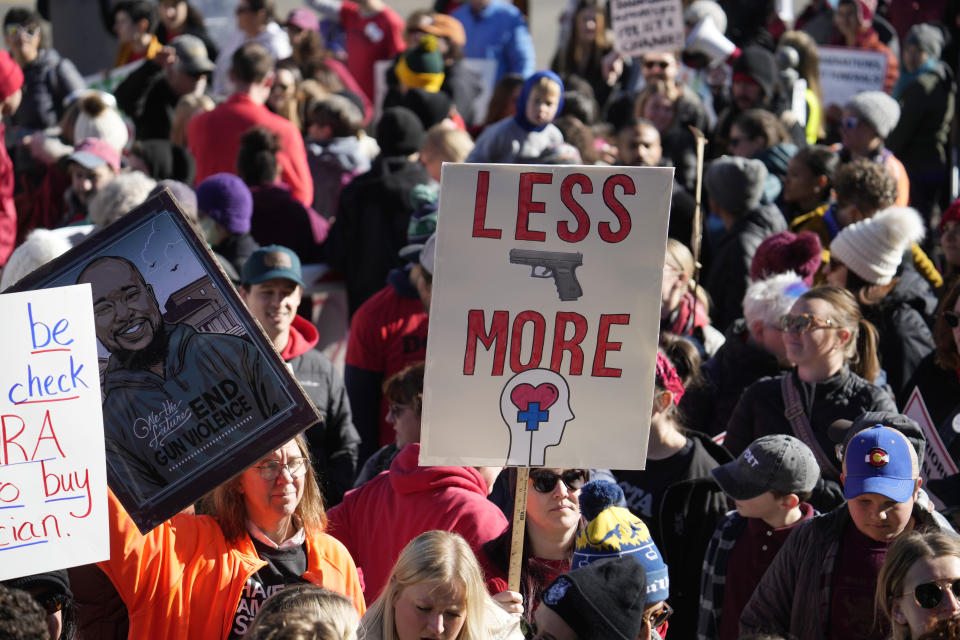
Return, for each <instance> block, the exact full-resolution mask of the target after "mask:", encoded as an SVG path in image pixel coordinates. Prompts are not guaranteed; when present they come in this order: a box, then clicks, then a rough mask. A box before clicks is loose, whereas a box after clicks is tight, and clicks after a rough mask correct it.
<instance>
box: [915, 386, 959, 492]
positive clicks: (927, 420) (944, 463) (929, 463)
mask: <svg viewBox="0 0 960 640" xmlns="http://www.w3.org/2000/svg"><path fill="white" fill-rule="evenodd" d="M903 415H905V416H907V417H908V418H913V419H914V420H916V422H917V424H919V425H920V429H921V430H922V431H923V436H924V438H926V444H925V445H924V448H923V468H922V469H920V477H922V478H923V480H924V482H927V481H929V480H937V479H939V478H946V477H947V476H952V475H954V474H955V473H957V465H956V464H955V463H954V462H953V458H951V457H950V453H949V452H948V451H947V448H946V447H945V446H944V444H943V440H941V439H940V433H939V432H938V431H937V425H935V424H934V423H933V419H932V418H931V417H930V412H929V411H927V405H926V403H924V401H923V396H922V395H921V394H920V389H919V388H918V387H914V389H913V393H911V394H910V398H909V399H908V400H907V404H906V405H905V406H904V407H903Z"/></svg>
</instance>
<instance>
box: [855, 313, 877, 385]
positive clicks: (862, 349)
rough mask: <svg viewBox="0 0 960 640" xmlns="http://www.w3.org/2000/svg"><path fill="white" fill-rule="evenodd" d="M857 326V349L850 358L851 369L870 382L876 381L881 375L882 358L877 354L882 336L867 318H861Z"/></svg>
mask: <svg viewBox="0 0 960 640" xmlns="http://www.w3.org/2000/svg"><path fill="white" fill-rule="evenodd" d="M857 326H858V328H859V331H857V336H856V340H857V351H856V355H855V356H854V357H853V358H851V360H850V369H851V370H852V371H853V372H854V373H856V374H857V375H858V376H860V377H861V378H863V379H865V380H867V381H868V382H874V381H876V379H877V376H879V375H880V359H879V358H878V356H877V343H878V341H879V339H880V337H879V334H878V333H877V328H876V327H874V326H873V323H872V322H870V321H869V320H867V319H865V318H860V321H859V322H858V323H857Z"/></svg>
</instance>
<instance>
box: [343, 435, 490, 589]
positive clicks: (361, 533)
mask: <svg viewBox="0 0 960 640" xmlns="http://www.w3.org/2000/svg"><path fill="white" fill-rule="evenodd" d="M419 459H420V444H419V443H413V444H409V445H407V446H406V447H404V449H403V451H401V452H400V454H399V455H398V456H397V457H396V458H394V460H393V463H392V464H391V465H390V470H389V471H385V472H383V473H381V474H380V475H378V476H377V477H376V478H374V479H373V480H371V481H370V482H368V483H367V484H365V485H363V486H362V487H360V488H359V489H354V490H353V491H350V492H348V493H347V495H346V496H344V498H343V502H342V503H340V504H339V505H337V506H336V507H334V508H333V509H331V510H330V512H329V513H328V514H327V515H328V517H329V524H328V527H327V531H328V532H329V533H330V534H331V535H332V536H334V537H336V538H337V539H338V540H340V541H341V542H343V544H344V545H346V547H347V550H348V551H349V552H350V555H351V556H353V559H354V560H355V561H356V563H357V567H358V568H359V570H360V571H361V573H362V574H363V582H364V595H365V596H366V597H367V599H368V600H370V601H371V602H372V601H373V600H374V599H375V598H376V597H377V596H379V595H380V592H381V591H382V590H383V587H384V586H385V585H386V584H387V579H388V578H389V577H390V572H391V571H392V570H393V565H394V564H395V563H396V561H397V557H398V556H399V555H400V552H401V551H402V550H403V548H404V547H405V546H407V543H408V542H410V541H411V540H413V539H414V538H416V537H417V536H418V535H420V534H421V533H424V532H425V531H432V530H434V529H441V530H443V531H454V532H456V533H459V534H460V535H461V536H463V537H464V538H465V539H466V541H467V543H469V544H470V546H471V547H472V548H473V550H474V553H479V552H480V547H482V546H483V545H484V544H485V543H486V542H488V541H489V540H493V539H494V538H496V537H497V536H499V535H500V534H501V533H503V531H504V529H506V528H507V519H506V518H505V517H504V515H503V513H502V512H501V511H500V509H499V508H498V507H497V506H496V505H495V504H493V503H492V502H490V501H489V500H487V484H486V482H485V481H484V479H483V477H482V476H481V475H480V472H479V471H477V470H476V469H474V468H473V467H421V466H419V465H418V461H419Z"/></svg>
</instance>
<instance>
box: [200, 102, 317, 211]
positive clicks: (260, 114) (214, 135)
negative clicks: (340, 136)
mask: <svg viewBox="0 0 960 640" xmlns="http://www.w3.org/2000/svg"><path fill="white" fill-rule="evenodd" d="M258 126H264V127H267V128H268V129H270V130H271V131H273V132H274V133H275V134H277V138H278V139H279V142H280V151H278V152H277V163H278V164H279V165H280V168H281V170H282V172H281V174H280V180H281V182H285V183H286V184H288V185H290V190H291V191H292V192H293V197H294V198H296V199H297V200H299V201H300V202H302V203H303V204H304V205H306V206H308V207H309V206H312V205H313V179H312V178H311V177H310V167H309V166H307V151H306V149H305V148H304V146H303V136H301V135H300V132H299V131H297V128H296V127H295V126H293V123H291V122H290V121H289V120H287V119H285V118H282V117H280V116H278V115H277V114H275V113H272V112H271V111H270V110H269V109H267V108H266V107H264V106H263V105H259V104H257V103H256V102H254V101H253V100H252V99H251V98H250V96H248V95H247V94H245V93H235V94H233V95H232V96H230V97H229V98H227V101H226V102H224V103H223V104H221V105H220V106H218V107H217V108H216V109H214V110H213V111H208V112H207V113H201V114H200V115H198V116H196V117H195V118H194V119H193V120H191V121H190V124H189V125H188V127H187V146H189V147H190V153H192V154H193V157H194V158H195V159H196V161H197V177H196V182H197V183H198V184H199V183H200V182H201V181H202V180H204V179H205V178H209V177H210V176H212V175H213V174H215V173H234V174H235V173H236V172H237V153H238V152H239V151H240V138H241V137H242V136H243V134H245V133H246V132H247V131H249V130H250V129H252V128H254V127H258Z"/></svg>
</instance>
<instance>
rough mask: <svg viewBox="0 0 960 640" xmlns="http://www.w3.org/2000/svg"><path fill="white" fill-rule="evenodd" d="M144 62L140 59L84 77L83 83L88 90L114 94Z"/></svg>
mask: <svg viewBox="0 0 960 640" xmlns="http://www.w3.org/2000/svg"><path fill="white" fill-rule="evenodd" d="M143 62H144V61H143V59H140V60H136V61H134V62H130V63H128V64H125V65H123V66H122V67H114V68H113V69H107V70H106V71H98V72H97V73H94V74H91V75H89V76H86V77H84V79H83V81H84V83H86V85H87V89H98V90H100V91H105V92H107V93H113V92H114V91H115V90H116V88H117V87H119V86H120V85H121V84H122V83H123V81H124V80H126V79H127V76H129V75H130V74H131V73H133V72H134V71H136V70H137V69H139V68H140V66H141V65H142V64H143Z"/></svg>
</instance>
